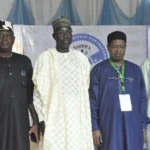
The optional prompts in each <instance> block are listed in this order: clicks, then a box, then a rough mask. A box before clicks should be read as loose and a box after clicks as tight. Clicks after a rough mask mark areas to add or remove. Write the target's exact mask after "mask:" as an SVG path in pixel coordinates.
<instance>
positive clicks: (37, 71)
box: [33, 17, 94, 150]
mask: <svg viewBox="0 0 150 150" xmlns="http://www.w3.org/2000/svg"><path fill="white" fill-rule="evenodd" d="M52 25H53V29H54V33H53V38H54V39H55V41H56V48H54V49H48V50H47V51H45V52H43V53H42V54H41V55H40V56H39V57H38V59H37V61H36V63H35V67H34V74H33V82H34V84H35V92H34V105H35V108H36V111H37V113H38V116H39V121H44V122H45V126H46V128H45V133H44V139H43V147H42V149H43V150H94V147H93V140H92V131H91V115H90V106H89V95H88V88H89V72H90V65H89V62H88V59H87V58H86V56H84V54H82V53H81V52H79V51H76V50H72V49H69V46H70V44H71V42H72V29H71V26H70V22H69V21H68V20H67V19H66V18H64V17H61V18H59V19H57V20H55V21H54V22H53V23H52Z"/></svg>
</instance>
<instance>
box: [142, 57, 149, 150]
mask: <svg viewBox="0 0 150 150" xmlns="http://www.w3.org/2000/svg"><path fill="white" fill-rule="evenodd" d="M141 70H142V73H143V76H144V80H145V86H146V96H147V115H148V117H149V118H150V59H149V58H148V59H146V60H145V61H144V62H143V63H142V65H141ZM147 150H150V124H149V125H148V126H147Z"/></svg>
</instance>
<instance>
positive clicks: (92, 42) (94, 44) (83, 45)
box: [71, 34, 108, 67]
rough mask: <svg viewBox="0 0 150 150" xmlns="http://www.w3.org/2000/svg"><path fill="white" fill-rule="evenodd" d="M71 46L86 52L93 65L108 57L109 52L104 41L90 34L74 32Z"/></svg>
mask: <svg viewBox="0 0 150 150" xmlns="http://www.w3.org/2000/svg"><path fill="white" fill-rule="evenodd" d="M71 47H72V48H73V49H77V50H80V51H81V52H82V53H83V54H85V55H86V56H87V57H88V58H89V61H90V63H91V65H92V67H93V66H94V65H95V64H97V63H99V62H100V61H102V60H105V59H107V58H108V53H107V51H106V49H105V47H104V45H103V44H102V42H101V41H100V40H99V39H97V38H96V37H94V36H92V35H89V34H74V35H73V37H72V44H71Z"/></svg>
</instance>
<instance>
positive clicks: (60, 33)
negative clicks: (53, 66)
mask: <svg viewBox="0 0 150 150" xmlns="http://www.w3.org/2000/svg"><path fill="white" fill-rule="evenodd" d="M53 37H54V39H55V41H56V48H57V50H58V51H60V52H68V51H69V46H70V44H71V42H72V29H71V28H70V27H59V28H57V29H56V30H55V31H54V33H53Z"/></svg>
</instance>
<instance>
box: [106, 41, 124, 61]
mask: <svg viewBox="0 0 150 150" xmlns="http://www.w3.org/2000/svg"><path fill="white" fill-rule="evenodd" d="M107 48H108V52H109V55H110V59H111V60H112V61H113V62H122V60H123V58H124V56H125V50H126V43H125V41H124V40H113V41H111V42H110V43H109V45H108V46H107Z"/></svg>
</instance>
